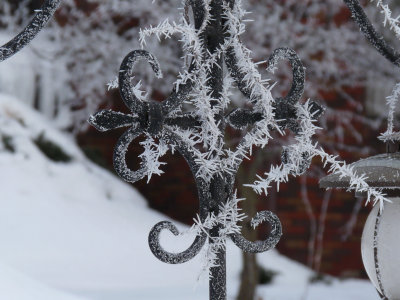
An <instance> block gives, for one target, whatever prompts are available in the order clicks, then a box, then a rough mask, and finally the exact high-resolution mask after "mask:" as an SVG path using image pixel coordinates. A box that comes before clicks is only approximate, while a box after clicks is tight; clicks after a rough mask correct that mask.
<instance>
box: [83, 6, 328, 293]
mask: <svg viewBox="0 0 400 300" xmlns="http://www.w3.org/2000/svg"><path fill="white" fill-rule="evenodd" d="M189 7H191V8H192V11H193V14H194V15H193V19H194V24H192V23H191V21H190V20H191V18H190V16H189V15H188V12H189ZM184 11H185V13H184V14H183V16H182V21H181V23H179V24H176V23H172V24H171V23H169V22H168V21H165V22H163V23H161V24H160V25H158V26H157V27H151V28H147V29H144V30H142V31H141V36H140V39H141V42H142V44H143V45H145V42H146V38H147V37H148V36H151V35H156V36H157V37H160V36H165V37H169V36H171V35H172V34H181V35H182V36H183V38H182V42H183V49H184V51H185V52H186V56H187V57H188V58H189V61H190V63H189V67H188V69H187V70H184V71H183V72H182V73H181V74H180V75H179V78H178V80H177V81H176V83H175V86H174V88H173V91H172V93H171V94H170V95H169V96H168V97H167V98H166V99H165V100H164V101H162V102H161V103H160V102H154V101H150V100H148V99H145V97H144V96H143V92H142V91H141V90H140V89H139V86H138V85H134V84H132V76H133V75H132V71H133V67H134V65H135V63H136V62H138V61H139V60H145V61H146V62H148V63H149V65H150V67H151V68H152V69H153V71H154V73H155V75H156V77H158V78H159V77H161V70H160V66H159V64H158V62H157V59H156V58H155V57H154V56H153V55H152V54H150V53H149V52H147V51H145V50H135V51H132V52H131V53H129V54H128V55H127V56H126V57H125V59H124V60H123V62H122V64H121V68H120V71H119V78H118V86H119V90H120V94H121V97H122V100H123V101H124V103H125V105H126V106H127V107H128V108H129V109H130V111H131V113H130V114H123V113H120V112H114V111H111V110H104V111H101V112H99V113H97V114H95V115H94V116H92V117H91V118H90V120H89V122H90V123H91V124H92V125H93V126H95V127H96V128H97V129H98V130H100V131H107V130H110V129H114V128H120V127H128V129H127V131H126V132H125V133H124V134H123V135H122V137H121V138H120V139H119V141H118V142H117V145H116V147H115V150H114V159H113V161H114V167H115V170H116V171H117V173H118V174H119V175H120V176H121V177H122V178H123V179H124V180H126V181H128V182H136V181H138V180H140V179H142V178H144V177H145V176H147V177H148V178H149V179H150V177H151V176H152V175H153V174H161V173H162V171H161V170H160V169H159V167H160V166H161V165H162V164H163V163H162V162H160V161H159V158H160V157H162V156H163V155H164V154H165V153H166V152H167V151H168V150H171V151H178V152H179V153H180V154H181V155H182V156H183V157H184V158H185V159H186V161H187V163H188V164H189V166H190V169H191V171H192V173H193V176H194V178H195V181H196V185H197V188H198V196H199V201H200V213H199V216H198V218H197V219H196V220H195V226H194V230H195V232H196V234H197V235H196V238H195V240H194V242H193V243H192V245H191V246H190V247H189V248H188V249H187V250H186V251H183V252H182V253H170V252H168V251H166V250H164V249H163V247H162V246H161V245H160V241H159V236H160V233H161V231H162V230H164V229H168V230H169V231H171V232H172V233H173V234H174V235H178V234H179V232H178V230H177V228H176V227H175V225H173V224H172V223H171V222H160V223H158V224H156V225H155V226H154V227H153V229H152V230H151V232H150V235H149V245H150V249H151V251H152V252H153V254H154V255H155V256H156V257H157V258H158V259H159V260H161V261H163V262H166V263H171V264H177V263H183V262H186V261H188V260H190V259H192V258H193V257H194V256H196V255H197V254H198V253H199V252H200V250H201V249H202V248H203V246H204V245H205V244H206V243H207V242H208V244H207V247H208V251H206V255H207V258H206V261H207V262H206V264H207V265H206V267H207V268H209V269H210V274H211V276H212V277H213V279H211V281H216V285H220V286H221V287H220V288H214V289H215V290H216V292H215V293H214V294H213V292H212V291H211V296H212V297H213V296H216V297H217V298H216V299H223V298H224V295H225V293H226V291H224V289H225V288H224V285H225V278H223V277H225V270H224V268H223V267H224V265H225V262H224V255H225V254H224V253H225V242H226V239H228V238H230V239H231V240H232V241H233V242H234V243H235V244H236V246H238V247H239V248H240V249H242V250H243V251H246V252H252V253H261V252H265V251H268V250H269V249H271V248H273V247H275V245H276V244H277V243H278V241H279V239H280V237H281V235H282V229H281V224H280V221H279V219H278V218H277V216H276V215H275V214H273V213H272V212H269V211H263V212H259V213H258V214H256V216H254V218H253V219H252V221H251V225H252V226H253V227H254V228H255V227H256V226H258V225H259V224H261V223H262V222H268V223H269V224H270V225H271V228H272V229H271V232H270V235H269V236H268V237H267V238H266V239H265V240H263V241H256V242H250V241H248V240H247V239H245V238H244V237H243V236H242V235H241V233H240V227H239V225H238V222H239V221H241V220H243V219H244V217H245V216H244V215H243V214H242V213H240V209H239V208H238V206H237V204H238V201H239V200H240V199H237V198H236V192H235V190H234V182H235V175H236V172H237V170H238V168H239V166H240V164H241V163H242V161H243V160H244V159H246V158H248V157H249V156H250V155H251V151H252V148H253V147H261V148H263V147H265V146H266V145H267V144H268V142H269V140H270V138H271V136H270V133H271V131H273V130H275V131H278V132H280V133H282V134H284V132H285V130H286V129H289V130H291V131H292V132H294V133H295V134H296V135H297V138H296V139H297V144H296V145H293V146H292V147H290V146H289V147H286V148H285V149H284V150H283V151H282V165H281V166H279V167H278V169H279V170H278V169H276V170H275V171H274V170H271V174H270V176H268V178H269V179H270V180H271V181H285V180H287V178H288V176H289V175H300V174H302V173H303V172H304V171H306V170H307V168H308V167H309V165H310V163H311V158H312V156H313V153H312V152H311V151H308V147H311V145H312V143H311V140H310V138H311V136H312V135H313V133H314V130H315V128H316V127H315V126H314V125H313V121H314V120H315V119H317V118H318V117H319V115H320V114H321V113H322V112H323V109H322V107H321V106H319V105H318V104H317V103H315V102H311V101H307V102H306V103H305V104H300V103H299V100H300V98H301V97H302V94H303V90H304V80H305V70H304V67H303V65H302V63H301V61H300V59H299V57H298V56H297V54H296V53H295V51H293V50H292V49H289V48H279V49H277V50H275V51H274V52H273V53H272V55H271V57H270V58H269V60H268V61H267V64H268V70H269V71H273V70H274V68H275V66H276V65H277V63H278V62H279V61H280V60H288V61H289V63H290V64H291V67H292V70H293V84H292V87H291V89H290V91H289V92H288V94H287V96H286V97H283V98H278V99H276V100H274V99H273V98H272V96H271V86H270V85H269V83H268V81H264V80H262V79H261V76H260V74H259V73H258V71H257V66H256V64H255V63H253V62H252V61H251V59H250V57H249V52H250V51H249V50H248V49H246V48H245V46H244V45H243V44H242V43H241V42H240V38H239V37H240V35H241V34H242V33H243V32H244V30H245V28H244V25H243V23H242V18H243V16H244V15H245V12H244V11H243V10H242V8H241V2H240V1H237V2H236V3H235V1H229V2H223V1H187V2H186V7H185V9H184ZM224 64H225V66H226V68H225V67H224ZM224 70H226V71H224ZM233 87H237V88H238V89H239V90H240V91H241V93H242V94H243V95H244V97H245V99H246V103H247V105H248V107H250V108H236V109H233V110H228V107H229V106H230V105H231V100H230V96H231V95H230V89H231V88H233ZM187 106H190V107H192V109H185V108H186V107H187ZM227 126H231V127H233V128H235V129H239V130H242V131H243V137H242V140H241V141H240V143H239V144H238V145H237V146H236V148H235V149H230V148H229V147H228V146H227V145H226V144H225V141H224V138H225V129H226V127H227ZM140 135H142V136H144V137H145V141H144V142H141V145H142V146H143V147H144V149H145V151H144V152H143V153H142V154H141V155H140V157H141V158H142V163H141V166H140V168H139V170H137V171H134V170H131V169H130V168H129V167H128V166H127V164H126V159H125V157H126V155H127V150H128V147H129V145H130V143H131V142H132V141H133V140H134V139H136V138H137V137H138V136H140ZM157 141H158V142H157ZM279 176H280V177H282V178H278V177H279ZM260 179H261V178H260ZM262 182H263V183H266V181H265V180H262ZM267 184H269V183H267ZM211 285H212V286H213V283H211ZM211 289H213V287H211ZM219 289H220V290H219ZM220 297H221V298H220Z"/></svg>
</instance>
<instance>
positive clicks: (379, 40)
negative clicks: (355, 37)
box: [343, 0, 400, 67]
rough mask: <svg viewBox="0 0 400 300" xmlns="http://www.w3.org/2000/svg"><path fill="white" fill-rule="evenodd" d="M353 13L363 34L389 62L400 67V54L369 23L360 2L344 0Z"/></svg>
mask: <svg viewBox="0 0 400 300" xmlns="http://www.w3.org/2000/svg"><path fill="white" fill-rule="evenodd" d="M343 1H344V3H345V4H346V5H347V7H348V8H349V10H350V12H351V16H352V18H353V19H354V21H355V22H356V23H357V24H358V26H359V27H360V30H361V32H362V33H363V34H364V36H365V37H366V38H367V40H368V41H369V42H370V43H371V44H372V45H373V46H374V47H375V49H376V50H377V51H378V52H379V53H380V54H381V55H382V56H383V57H385V58H386V59H387V60H388V61H390V62H391V63H392V64H394V65H395V66H397V67H400V53H399V52H397V51H396V50H395V49H394V48H393V47H392V46H390V45H389V44H388V42H387V41H386V40H385V39H384V37H383V35H382V34H380V33H378V32H377V31H376V30H375V28H374V26H373V25H372V24H371V22H370V21H369V19H368V17H367V15H366V14H365V12H364V10H363V8H362V6H361V5H360V2H359V1H358V0H343Z"/></svg>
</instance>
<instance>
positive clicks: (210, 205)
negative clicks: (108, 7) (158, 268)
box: [89, 0, 323, 299]
mask: <svg viewBox="0 0 400 300" xmlns="http://www.w3.org/2000/svg"><path fill="white" fill-rule="evenodd" d="M216 3H219V4H216ZM214 5H215V6H214V7H213V8H214V9H215V10H216V11H217V10H218V9H219V10H221V8H222V5H221V3H220V2H219V1H215V3H214ZM189 6H190V7H192V10H193V13H194V20H195V27H196V29H197V30H198V32H204V35H206V33H207V32H208V31H210V32H213V30H214V28H211V29H212V30H211V29H210V28H209V26H212V25H207V26H206V27H204V22H205V21H204V19H205V15H206V12H205V11H204V9H205V5H204V2H203V1H200V0H192V1H187V2H186V7H185V14H186V15H185V19H186V22H189V17H188V15H187V14H188V7H189ZM233 8H234V1H230V2H229V6H228V9H233ZM211 13H213V12H211ZM214 13H215V12H214ZM219 13H221V11H220V12H219ZM214 25H215V24H214ZM211 34H214V33H211ZM218 34H219V35H222V36H223V38H222V39H221V40H222V41H223V40H224V39H226V38H228V29H227V28H225V29H224V30H223V31H222V32H219V33H218ZM202 38H203V39H204V40H206V38H207V37H206V36H203V37H202ZM215 40H218V38H215ZM204 44H205V45H207V43H206V42H204ZM210 44H212V42H210ZM204 47H205V46H204ZM210 47H211V48H215V45H214V44H213V45H212V46H210ZM218 47H222V45H221V44H219V45H217V48H218ZM211 48H205V49H204V53H205V55H210V54H209V53H211V50H210V49H211ZM214 50H215V49H214ZM207 51H209V52H207ZM220 51H222V52H223V53H224V57H225V63H226V66H227V70H228V71H229V73H230V75H231V76H232V78H233V79H234V80H235V82H236V84H237V87H238V88H239V90H240V91H241V92H242V93H243V95H244V96H245V97H246V98H247V99H248V100H249V102H250V103H252V104H253V105H255V106H256V105H257V104H259V102H260V101H263V100H262V99H261V98H259V97H257V96H255V95H254V94H253V91H252V90H251V89H250V88H249V87H248V84H247V82H246V77H247V75H246V74H244V73H243V71H242V70H241V68H240V67H239V65H238V58H237V57H236V54H235V50H234V48H233V47H228V48H227V49H226V50H221V49H220ZM139 59H144V60H146V61H147V62H149V64H150V66H151V67H152V69H153V71H154V72H155V74H156V76H157V77H160V76H161V72H160V67H159V64H158V62H157V60H156V58H155V57H154V56H153V55H151V54H150V53H148V52H147V51H144V50H136V51H133V52H131V53H130V54H128V55H127V57H126V58H125V59H124V61H123V63H122V64H121V68H120V73H119V87H120V94H121V97H122V100H123V101H124V103H125V104H126V106H127V107H128V108H129V109H130V110H131V112H132V113H131V114H128V115H126V114H122V113H119V112H112V111H109V110H106V111H101V112H99V113H97V114H95V115H94V116H92V117H91V118H90V120H89V122H90V123H91V124H92V125H93V126H95V127H96V128H97V129H98V130H101V131H106V130H110V129H113V128H119V127H128V126H130V128H129V129H128V131H127V132H126V133H125V134H123V136H122V137H121V138H120V140H119V141H118V143H117V145H116V148H115V154H114V166H115V169H116V171H117V173H118V174H119V175H120V176H121V177H122V178H123V179H124V180H126V181H129V182H135V181H137V180H140V179H142V178H143V177H144V176H145V175H146V173H147V170H146V162H143V163H142V164H141V167H140V169H139V170H137V171H132V170H130V169H129V168H128V167H127V165H126V162H125V155H126V152H127V149H128V146H129V144H130V143H131V142H132V141H133V140H134V139H135V138H137V137H138V136H139V135H149V136H152V137H159V138H162V139H164V140H165V141H168V143H169V144H170V146H172V147H174V149H177V150H178V151H179V152H180V153H181V154H182V155H183V156H184V157H185V159H186V161H187V162H188V164H189V166H190V168H191V170H192V173H193V175H194V176H195V179H196V183H197V187H198V194H199V200H200V219H201V220H204V219H205V218H206V217H207V215H208V214H209V213H211V212H214V213H215V212H217V211H218V206H219V205H221V204H222V203H224V202H225V201H227V199H228V198H229V197H231V195H232V193H233V185H234V177H233V176H231V175H228V174H226V175H224V176H225V177H224V178H225V179H223V178H222V179H221V178H220V177H218V176H217V177H215V178H214V179H212V181H211V182H206V181H204V180H203V179H202V178H199V176H197V174H198V171H199V165H198V164H197V163H196V162H195V157H194V156H193V151H192V149H191V148H190V147H191V146H190V145H188V144H187V143H186V142H184V141H183V140H182V139H180V137H179V136H178V135H177V134H176V133H175V132H174V130H173V128H174V126H178V127H179V128H182V129H186V128H196V127H200V126H201V124H202V120H201V119H200V118H198V117H196V116H195V115H193V114H191V113H180V114H176V113H175V114H171V112H172V111H173V110H174V109H175V108H177V107H179V106H180V105H181V104H182V103H183V102H184V101H185V100H189V97H190V94H191V91H192V89H193V82H192V81H188V82H186V83H184V84H182V85H180V86H179V89H174V90H173V91H172V93H171V95H170V96H169V97H168V98H167V99H166V100H164V101H163V102H161V103H157V102H151V101H143V100H141V99H138V97H137V96H136V95H135V93H134V86H133V85H132V83H131V72H132V69H133V67H134V65H135V63H136V62H137V61H138V60H139ZM281 59H288V60H289V62H290V64H291V66H292V69H293V84H292V87H291V89H290V91H289V93H288V95H287V96H286V97H283V98H279V99H277V100H276V102H275V104H274V105H275V107H274V113H275V118H276V120H277V123H278V124H279V127H280V129H281V130H283V129H286V128H288V129H291V130H292V131H293V132H294V133H296V134H300V132H299V131H300V130H299V128H298V126H297V122H298V116H297V110H296V105H297V103H298V101H299V100H300V98H301V96H302V94H303V90H304V80H305V73H304V68H303V65H302V63H301V61H300V59H299V57H298V56H297V54H296V53H295V52H294V51H293V50H292V49H289V48H280V49H277V50H275V51H274V53H273V54H272V55H271V57H270V58H269V61H268V64H269V66H270V68H271V69H273V68H274V67H275V65H276V63H277V62H278V61H279V60H281ZM221 64H222V60H221ZM218 68H221V67H220V66H218ZM191 71H193V72H194V75H193V77H196V76H197V74H196V72H195V68H194V67H193V66H191V67H190V68H189V72H191ZM213 75H215V74H212V73H210V76H211V78H210V81H211V80H212V76H213ZM215 76H217V75H215ZM215 82H218V80H216V81H215ZM215 82H211V83H210V85H213V84H215ZM221 84H222V83H221ZM213 88H217V89H218V88H220V86H214V87H213ZM313 109H314V113H315V117H318V116H319V115H320V114H321V113H322V111H323V109H322V107H321V106H319V105H318V104H317V103H313ZM214 117H215V118H220V117H219V116H214ZM266 117H267V116H266V115H264V113H263V112H262V111H260V110H256V109H253V110H252V109H234V110H233V111H231V112H229V113H225V114H224V115H222V119H223V123H222V124H226V125H230V126H232V127H234V128H244V127H247V126H254V125H256V124H257V123H258V122H260V121H262V120H263V119H264V118H266ZM221 130H224V127H221ZM251 132H252V131H251V130H250V132H249V133H248V134H251ZM245 140H246V136H245V137H243V140H242V143H244V141H245ZM240 145H241V144H239V147H240ZM221 159H222V158H221ZM243 159H244V157H240V159H238V160H237V161H235V162H234V163H233V165H232V166H231V167H232V170H235V172H236V171H237V169H238V168H239V165H240V164H241V162H242V161H243ZM304 159H305V160H307V157H305V158H304ZM221 191H225V192H221ZM262 222H268V223H269V224H270V225H271V227H272V230H271V232H270V235H269V236H268V237H267V238H266V240H264V241H257V242H250V241H248V240H246V239H245V238H244V237H243V236H242V235H241V234H239V233H235V234H231V235H230V238H231V239H232V241H233V242H234V243H235V244H236V245H237V246H238V247H239V248H240V249H242V250H243V251H247V252H253V253H261V252H265V251H268V250H270V249H271V248H273V247H275V245H276V244H277V243H278V241H279V239H280V237H281V235H282V227H281V223H280V221H279V218H278V217H277V216H276V215H275V214H273V213H272V212H268V211H263V212H260V213H258V214H257V215H256V216H255V217H254V218H253V220H252V224H253V226H254V227H256V226H257V225H259V224H261V223H262ZM218 226H219V227H216V228H214V229H212V230H210V231H209V232H202V233H200V234H199V235H198V236H197V237H196V238H195V240H194V242H193V243H192V245H191V246H190V247H189V248H188V249H187V250H185V251H183V252H181V253H170V252H168V251H166V250H165V249H163V247H162V246H161V245H160V241H159V236H160V233H161V231H162V230H169V231H170V232H172V233H173V234H174V235H178V234H179V233H178V230H177V228H176V227H175V225H173V224H172V223H171V222H160V223H158V224H157V225H155V226H154V227H153V229H152V230H151V231H150V234H149V246H150V249H151V251H152V252H153V254H154V255H155V256H156V257H157V258H158V259H159V260H161V261H163V262H165V263H170V264H177V263H184V262H186V261H188V260H190V259H192V258H193V257H194V256H196V255H197V254H198V253H199V251H200V250H201V248H202V247H203V246H204V244H205V243H206V241H207V238H209V237H210V235H211V236H212V235H215V234H217V235H218V231H219V230H220V229H221V227H220V226H221V225H218ZM224 255H225V254H224V252H223V253H222V252H221V253H220V254H219V257H220V259H224V258H223V257H224ZM219 262H220V263H221V267H219V268H216V270H214V271H215V272H214V276H216V277H219V278H220V280H222V281H224V280H225V279H221V276H222V275H223V276H222V277H224V276H225V275H224V274H225V270H224V269H223V266H224V262H223V261H219ZM212 280H213V279H212ZM220 286H222V288H221V287H220ZM224 289H225V282H222V283H221V282H220V283H219V284H218V285H217V284H213V283H212V284H211V292H210V293H211V295H214V297H215V299H224V293H225V292H224V291H223V290H224ZM212 299H214V298H213V296H212Z"/></svg>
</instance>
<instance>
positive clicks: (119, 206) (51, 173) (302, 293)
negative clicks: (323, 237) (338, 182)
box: [0, 94, 378, 300]
mask: <svg viewBox="0 0 400 300" xmlns="http://www.w3.org/2000/svg"><path fill="white" fill-rule="evenodd" d="M52 128H53V125H52V124H51V123H50V122H48V121H46V120H44V119H43V118H42V117H41V116H40V115H39V114H37V113H35V112H33V111H32V110H31V109H30V108H28V107H27V105H26V104H23V103H22V102H20V101H18V100H17V99H15V98H13V97H11V96H6V95H5V94H0V191H1V197H0V299H5V300H74V299H76V300H78V299H80V300H89V299H92V300H127V299H130V300H133V299H138V300H156V299H157V300H158V299H163V300H172V299H173V300H187V299H191V300H205V299H208V296H207V294H208V290H207V283H206V282H200V283H196V279H197V277H198V275H199V272H200V269H201V264H202V261H201V255H200V256H199V257H198V258H195V259H194V260H193V261H190V262H188V263H186V264H183V265H166V264H164V263H161V262H159V261H158V260H157V259H156V258H155V257H153V255H152V254H151V252H150V250H149V248H148V246H147V235H148V233H149V231H150V229H151V227H152V226H153V225H155V224H156V223H157V222H159V221H162V220H165V219H167V218H166V217H165V216H163V215H161V214H159V213H157V212H155V211H153V210H151V209H149V208H148V207H147V205H146V202H145V200H144V199H143V198H142V196H141V195H140V194H139V193H138V192H137V191H136V190H135V189H134V188H132V187H131V186H130V185H128V184H126V183H124V182H122V181H121V180H120V179H118V178H117V177H115V176H114V175H112V174H110V173H109V172H108V171H105V170H103V169H101V168H99V167H98V166H96V165H94V164H93V163H91V162H90V161H88V159H86V158H85V156H84V155H83V154H82V152H81V151H80V150H79V149H78V147H77V146H76V145H75V143H74V142H73V139H72V138H71V137H69V136H66V135H63V134H61V133H60V132H58V131H57V130H54V129H52ZM40 135H42V138H43V139H44V140H46V141H51V142H52V143H54V144H57V145H59V146H60V147H61V148H62V149H63V150H64V151H65V152H66V154H68V155H69V156H70V157H71V158H72V160H71V161H70V162H55V161H52V160H50V159H49V158H47V157H46V156H45V155H44V153H43V152H42V151H41V150H40V149H39V148H38V146H37V145H36V144H35V143H34V140H37V139H38V137H39V136H40ZM13 151H14V152H13ZM150 184H151V182H150ZM178 225H179V224H178ZM179 227H180V228H181V229H182V230H185V227H184V226H182V225H179ZM283 238H285V237H283ZM190 243H191V237H185V236H180V237H174V236H172V234H168V233H166V234H165V236H162V244H163V245H165V248H166V249H167V250H170V251H171V250H178V248H179V249H181V250H182V249H184V248H185V245H189V244H190ZM227 251H228V263H227V265H228V291H229V292H228V294H229V299H234V295H235V294H236V293H237V290H238V283H239V281H238V279H239V273H240V268H241V257H240V251H239V250H238V249H237V248H236V247H235V246H233V245H232V244H228V247H227ZM259 261H260V264H261V265H262V266H264V267H265V268H267V269H269V270H274V271H276V272H277V274H278V275H277V276H276V277H275V278H274V280H273V282H272V284H270V285H264V286H260V288H259V291H258V292H259V295H260V299H265V300H267V299H268V300H274V299H279V300H320V299H326V300H330V299H332V300H333V299H334V300H338V299H341V300H357V299H363V300H373V299H378V297H377V296H376V294H375V291H374V289H373V287H372V285H371V284H370V283H369V282H368V281H363V280H343V281H340V280H338V279H334V278H332V279H331V280H330V281H331V283H330V284H328V283H322V282H320V283H317V284H310V283H309V278H310V277H311V276H312V272H311V271H310V270H309V269H307V268H306V267H304V266H302V265H300V264H298V263H296V262H293V261H291V260H289V259H288V258H286V257H284V256H282V255H280V254H279V253H278V252H277V251H270V252H268V253H265V254H262V255H259Z"/></svg>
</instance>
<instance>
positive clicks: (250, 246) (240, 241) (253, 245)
mask: <svg viewBox="0 0 400 300" xmlns="http://www.w3.org/2000/svg"><path fill="white" fill-rule="evenodd" d="M263 222H268V223H269V224H270V225H271V232H270V235H269V236H268V238H267V239H266V240H263V241H256V242H250V241H249V240H247V239H245V238H244V237H243V236H242V235H241V234H239V233H236V234H232V235H230V238H231V239H232V241H233V242H234V243H235V245H236V246H238V247H239V248H240V249H241V250H243V251H245V252H249V253H262V252H266V251H268V250H271V249H272V248H274V247H275V246H276V244H278V242H279V240H280V238H281V236H282V225H281V222H280V220H279V218H278V217H277V216H276V215H275V214H274V213H272V212H270V211H261V212H259V213H257V215H256V216H255V217H254V218H253V219H252V220H251V226H252V227H253V228H255V227H257V226H258V225H260V224H261V223H263Z"/></svg>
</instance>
